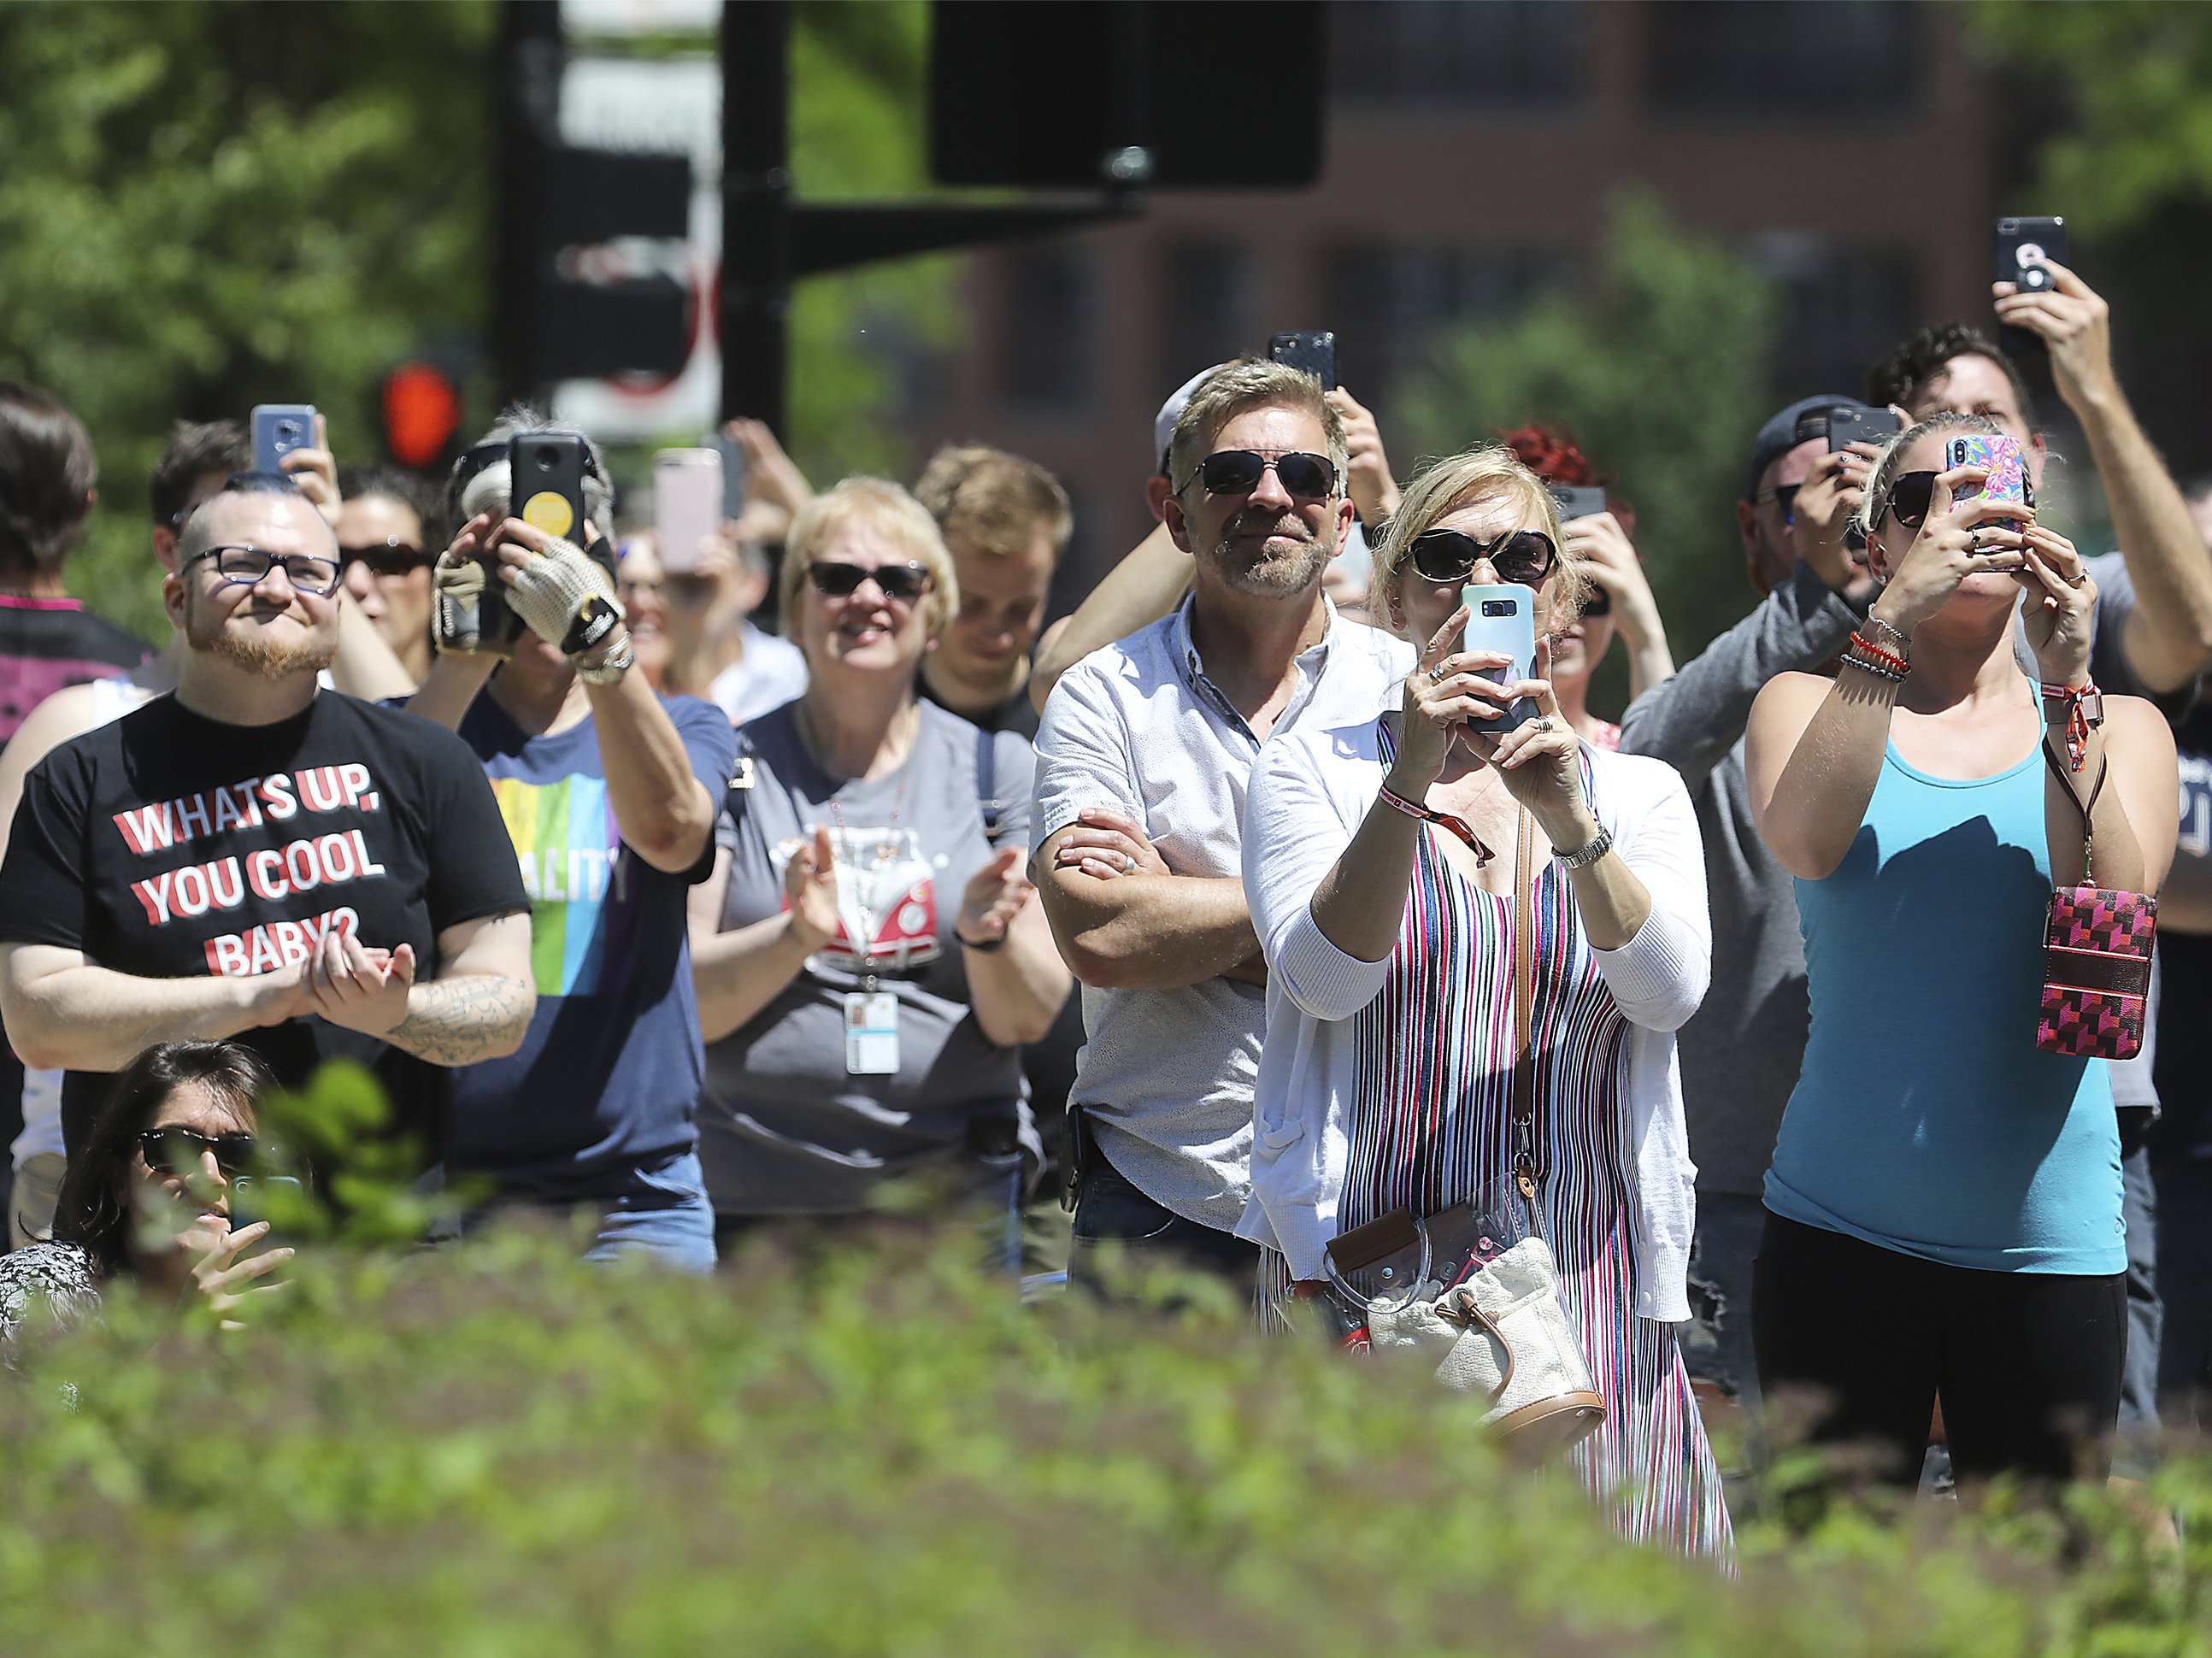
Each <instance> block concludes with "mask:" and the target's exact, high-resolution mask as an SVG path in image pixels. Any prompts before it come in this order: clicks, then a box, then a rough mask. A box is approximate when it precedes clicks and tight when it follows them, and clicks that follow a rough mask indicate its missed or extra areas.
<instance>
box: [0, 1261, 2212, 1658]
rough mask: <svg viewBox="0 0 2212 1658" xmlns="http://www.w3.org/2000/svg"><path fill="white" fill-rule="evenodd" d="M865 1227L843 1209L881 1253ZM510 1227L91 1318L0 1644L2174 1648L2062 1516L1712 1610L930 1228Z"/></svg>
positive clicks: (0, 1537)
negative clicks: (194, 1305)
mask: <svg viewBox="0 0 2212 1658" xmlns="http://www.w3.org/2000/svg"><path fill="white" fill-rule="evenodd" d="M887 1225H888V1223H887ZM1468 1420H1469V1416H1468V1412H1467V1411H1466V1410H1465V1409H1464V1408H1463V1407H1462V1406H1456V1405H1455V1404H1454V1402H1453V1401H1452V1400H1449V1398H1448V1397H1447V1396H1446V1395H1444V1394H1442V1393H1441V1392H1440V1391H1438V1390H1436V1389H1434V1388H1431V1387H1428V1386H1424V1385H1420V1383H1419V1381H1418V1379H1407V1381H1406V1382H1405V1384H1404V1385H1402V1386H1401V1385H1397V1384H1396V1383H1395V1382H1393V1381H1392V1380H1391V1379H1390V1378H1389V1377H1387V1376H1382V1375H1379V1374H1377V1373H1376V1372H1375V1371H1372V1370H1370V1369H1369V1368H1368V1367H1366V1366H1364V1365H1363V1364H1360V1363H1356V1362H1353V1361H1350V1360H1347V1359H1345V1358H1343V1357H1339V1356H1337V1355H1334V1354H1333V1353H1328V1352H1326V1351H1318V1350H1315V1351H1309V1350H1307V1349H1306V1348H1305V1347H1304V1346H1302V1345H1297V1344H1295V1343H1286V1342H1268V1341H1265V1340H1262V1339H1256V1338H1254V1337H1252V1336H1250V1335H1249V1334H1247V1333H1245V1331H1244V1328H1243V1321H1241V1320H1240V1319H1239V1318H1238V1317H1237V1315H1236V1314H1235V1313H1234V1312H1233V1311H1231V1309H1227V1308H1226V1307H1225V1306H1221V1305H1218V1298H1217V1303H1209V1304H1208V1309H1207V1310H1203V1311H1197V1310H1194V1311H1190V1312H1187V1313H1186V1314H1185V1315H1182V1318H1181V1319H1180V1321H1174V1320H1163V1319H1161V1318H1158V1317H1152V1318H1146V1319H1141V1320H1140V1319H1139V1318H1136V1317H1132V1316H1128V1315H1121V1316H1114V1315H1102V1314H1098V1313H1097V1312H1094V1311H1093V1310H1091V1309H1089V1308H1088V1307H1086V1306H1084V1305H1081V1304H1077V1303H1059V1304H1056V1305H1052V1306H1048V1307H1046V1308H1043V1309H1035V1308H1032V1309H1026V1310H1025V1309H1023V1308H1022V1307H1020V1306H1019V1305H1018V1303H1017V1302H1016V1301H1015V1299H1014V1297H1013V1296H1012V1293H1011V1291H1009V1290H1006V1289H1004V1288H995V1287H993V1286H991V1285H988V1284H981V1283H979V1282H978V1280H977V1279H976V1278H975V1276H974V1275H973V1274H972V1273H971V1272H970V1271H969V1268H968V1266H967V1262H966V1259H965V1251H964V1248H962V1247H961V1246H960V1245H958V1244H957V1243H951V1242H948V1243H946V1244H945V1247H943V1248H933V1247H931V1246H930V1244H929V1242H928V1240H927V1238H926V1237H923V1236H920V1235H916V1234H910V1233H903V1232H897V1231H890V1230H887V1231H885V1232H884V1233H882V1234H881V1235H880V1236H878V1237H877V1238H876V1239H875V1240H874V1242H873V1246H872V1247H870V1248H856V1249H849V1250H842V1251H837V1252H829V1251H823V1250H820V1249H815V1250H813V1251H811V1252H810V1251H809V1250H806V1249H804V1248H797V1247H794V1246H793V1243H792V1242H789V1241H788V1240H779V1239H777V1238H775V1237H773V1236H768V1237H763V1238H760V1239H757V1240H756V1241H755V1242H754V1243H753V1245H752V1246H751V1247H750V1249H749V1251H748V1253H747V1254H745V1255H744V1258H743V1260H742V1262H741V1264H740V1266H739V1269H738V1271H737V1272H734V1273H732V1274H726V1275H725V1276H723V1277H720V1278H716V1279H714V1280H713V1281H711V1282H699V1281H695V1280H690V1279H684V1278H675V1277H672V1276H669V1275H665V1274H659V1273H655V1272H651V1271H648V1270H643V1269H638V1268H617V1269H613V1270H606V1269H602V1270H599V1271H596V1272H593V1271H586V1270H585V1269H582V1268H580V1267H578V1266H574V1265H572V1264H571V1262H570V1261H569V1260H568V1250H567V1249H566V1248H564V1247H563V1245H562V1243H560V1242H557V1241H551V1240H547V1239H544V1238H541V1237H532V1236H529V1235H527V1234H524V1233H520V1232H514V1233H507V1234H504V1235H496V1236H493V1237H491V1238H489V1239H488V1240H487V1241H486V1242H483V1244H481V1245H479V1246H477V1247H475V1248H471V1249H470V1250H467V1251H465V1252H463V1253H459V1254H446V1255H439V1256H415V1257H410V1258H393V1257H391V1256H380V1255H362V1256H355V1257H350V1258H340V1257H331V1256H326V1257H325V1259H324V1260H322V1261H321V1262H320V1263H319V1264H317V1263H314V1262H313V1260H312V1258H311V1257H303V1266H302V1270H301V1272H300V1274H299V1276H298V1280H297V1284H296V1291H295V1295H294V1296H293V1297H291V1298H290V1300H289V1304H288V1306H287V1308H286V1309H285V1310H284V1311H283V1313H281V1314H280V1315H276V1316H275V1317H273V1318H271V1319H270V1320H269V1321H266V1322H265V1323H264V1325H263V1326H262V1327H259V1328H257V1329H254V1330H252V1331H249V1332H246V1333H242V1334H234V1335H230V1336H227V1337H224V1336H218V1335H217V1334H216V1333H214V1332H212V1331H210V1330H207V1329H204V1328H203V1327H200V1326H199V1325H198V1324H197V1322H195V1321H189V1320H188V1321H185V1322H183V1323H181V1324H180V1323H179V1321H176V1320H175V1319H174V1318H173V1316H172V1315H167V1314H165V1313H163V1312H162V1311H161V1310H160V1309H155V1308H151V1307H149V1306H147V1305H145V1304H143V1303H142V1302H139V1301H136V1300H134V1299H132V1298H131V1297H127V1296H125V1295H122V1294H119V1293H118V1294H117V1295H115V1296H113V1297H111V1299H110V1302H109V1304H108V1308H107V1310H106V1317H105V1319H104V1321H102V1323H101V1324H100V1326H96V1327H91V1328H88V1329H83V1330H80V1331H77V1332H76V1333H70V1334H68V1335H64V1336H58V1337H54V1338H52V1339H43V1338H34V1339H32V1340H31V1341H30V1342H28V1343H27V1345H26V1346H25V1348H24V1349H23V1350H22V1351H21V1352H20V1353H19V1354H18V1355H17V1363H16V1367H15V1371H14V1372H13V1373H12V1374H9V1375H5V1376H0V1650H5V1651H8V1652H10V1653H24V1654H31V1653H44V1652H53V1653H67V1654H70V1655H71V1658H97V1655H107V1654H116V1655H122V1654H130V1655H132V1658H161V1655H170V1654H176V1655H184V1654H193V1655H199V1654H205V1653H210V1652H215V1653H221V1654H222V1655H224V1658H256V1655H270V1658H276V1655H285V1658H290V1655H295V1654H301V1653H313V1654H315V1655H319V1658H322V1655H329V1658H348V1655H386V1654H486V1655H490V1654H529V1655H532V1658H566V1655H576V1658H586V1655H589V1658H603V1655H609V1654H620V1655H623V1658H658V1655H669V1658H698V1655H700V1654H702V1653H720V1652H744V1653H775V1654H790V1655H794V1658H801V1655H803V1658H835V1655H846V1654H850V1655H855V1658H859V1655H866V1658H876V1655H881V1654H886V1653H896V1654H907V1655H936V1654H944V1655H961V1658H987V1655H998V1654H1006V1655H1023V1658H1027V1655H1031V1654H1036V1653H1040V1652H1048V1653H1080V1654H1085V1655H1090V1654H1098V1655H1108V1654H1132V1655H1133V1654H1140V1653H1141V1654H1185V1653H1187V1654H1191V1655H1201V1654H1202V1655H1206V1658H1225V1655H1245V1654H1249V1655H1253V1658H1299V1655H1309V1654H1310V1655H1316V1658H1324V1655H1325V1658H1343V1655H1346V1654H1364V1653H1398V1652H1403V1653H1407V1654H1427V1653H1445V1652H1449V1653H1480V1654H1482V1655H1486V1658H1505V1655H1516V1654H1529V1655H1546V1658H1555V1655H1566V1654H1583V1653H1589V1654H1596V1653H1605V1654H1618V1655H1630V1654H1684V1655H1689V1654H1721V1653H1756V1654H1761V1655H1803V1658H1846V1655H1853V1658H1857V1655H1864V1658H1895V1655H1899V1654H1912V1655H1916V1658H1938V1655H1954V1654H1955V1655H1962V1658H1963V1655H1974V1658H1995V1655H2015V1654H2016V1655H2021V1658H2027V1655H2037V1658H2051V1655H2067V1654H2082V1655H2088V1654H2113V1655H2118V1654H2173V1655H2184V1654H2191V1653H2202V1652H2203V1651H2204V1649H2205V1647H2204V1631H2205V1629H2206V1627H2207V1626H2208V1621H2207V1620H2208V1613H2212V1473H2208V1470H2207V1468H2206V1467H2205V1465H2204V1464H2203V1463H2202V1462H2199V1463H2197V1464H2195V1465H2193V1466H2189V1467H2175V1468H2173V1469H2172V1470H2171V1471H2170V1472H2169V1473H2168V1474H2167V1475H2166V1484H2165V1486H2164V1488H2163V1492H2162V1494H2163V1495H2164V1496H2165V1497H2166V1498H2167V1500H2169V1501H2172V1502H2174V1503H2177V1504H2180V1505H2183V1506H2185V1508H2186V1509H2187V1510H2188V1512H2189V1514H2190V1516H2191V1522H2192V1523H2191V1542H2190V1544H2189V1546H2188V1547H2189V1553H2188V1555H2187V1557H2186V1558H2185V1560H2183V1561H2174V1560H2171V1559H2157V1558H2150V1557H2148V1556H2146V1555H2145V1554H2144V1553H2143V1552H2142V1551H2141V1550H2140V1549H2139V1548H2138V1547H2137V1546H2136V1543H2135V1541H2134V1537H2133V1533H2132V1532H2131V1531H2130V1528H2129V1527H2128V1526H2127V1525H2126V1524H2125V1522H2124V1519H2123V1517H2122V1516H2121V1515H2120V1514H2119V1513H2118V1510H2117V1509H2112V1508H2110V1507H2109V1506H2108V1505H2107V1503H2106V1500H2105V1499H2104V1498H2103V1497H2085V1498H2084V1499H2083V1500H2082V1503H2081V1523H2082V1525H2083V1527H2085V1528H2086V1531H2087V1534H2088V1536H2089V1537H2090V1538H2091V1539H2092V1541H2091V1543H2090V1544H2089V1546H2087V1549H2086V1550H2085V1551H2083V1552H2082V1554H2081V1558H2069V1555H2068V1553H2067V1551H2066V1550H2065V1548H2064V1547H2063V1546H2062V1545H2061V1543H2060V1541H2059V1540H2058V1539H2057V1537H2056V1536H2055V1535H2054V1534H2053V1532H2052V1528H2051V1527H2046V1526H2044V1525H2040V1524H2036V1523H2031V1522H2028V1521H2021V1520H2003V1519H1989V1520H1983V1521H1961V1520H1960V1519H1959V1518H1958V1517H1957V1515H1955V1513H1953V1512H1948V1511H1947V1510H1945V1509H1939V1508H1935V1507H1927V1508H1921V1509H1916V1510H1914V1512H1913V1513H1912V1514H1911V1515H1910V1516H1909V1517H1908V1518H1907V1519H1906V1520H1905V1521H1902V1522H1900V1523H1898V1524H1896V1525H1894V1526H1883V1525H1876V1524H1874V1523H1871V1522H1870V1521H1868V1520H1866V1519H1865V1518H1863V1517H1860V1516H1844V1517H1840V1518H1838V1519H1836V1520H1834V1521H1831V1522H1830V1523H1829V1525H1828V1527H1827V1528H1826V1530H1824V1531H1823V1532H1821V1533H1819V1534H1817V1535H1816V1536H1814V1538H1813V1539H1812V1540H1809V1541H1808V1542H1805V1543H1802V1544H1799V1545H1794V1546H1790V1548H1788V1549H1787V1550H1785V1549H1784V1548H1782V1547H1781V1546H1779V1545H1778V1541H1777V1540H1776V1539H1774V1538H1773V1537H1771V1536H1769V1535H1765V1534H1763V1533H1759V1534H1753V1535H1752V1536H1751V1537H1749V1538H1748V1539H1747V1545H1746V1550H1745V1560H1744V1582H1742V1583H1741V1584H1731V1583H1729V1582H1726V1581H1725V1580H1723V1577H1722V1576H1720V1575H1719V1574H1717V1573H1716V1572H1714V1571H1713V1570H1711V1569H1710V1568H1708V1567H1705V1566H1699V1565H1694V1564H1682V1563H1679V1562H1676V1561H1674V1560H1672V1559H1669V1558H1665V1557H1663V1556H1662V1555H1660V1554H1659V1553H1657V1552H1650V1551H1640V1550H1632V1549H1630V1548H1627V1547H1626V1546H1622V1545H1620V1544H1619V1543H1618V1542H1616V1541H1615V1540H1613V1538H1612V1536H1611V1535H1610V1533H1609V1532H1608V1530H1607V1527H1606V1526H1605V1524H1604V1523H1603V1521H1602V1520H1601V1518H1600V1517H1599V1516H1597V1515H1595V1514H1593V1513H1591V1512H1589V1510H1588V1509H1586V1508H1585V1507H1584V1505H1583V1503H1582V1502H1581V1501H1580V1499H1579V1497H1577V1494H1576V1491H1575V1488H1574V1485H1573V1482H1572V1481H1571V1480H1566V1479H1558V1478H1553V1479H1528V1478H1527V1477H1525V1476H1522V1475H1519V1474H1516V1473H1512V1472H1510V1470H1508V1469H1506V1468H1504V1467H1501V1466H1500V1465H1499V1464H1498V1462H1497V1461H1494V1460H1493V1458H1492V1456H1491V1455H1489V1454H1488V1453H1487V1451H1486V1448H1485V1447H1484V1446H1483V1445H1482V1444H1481V1443H1480V1442H1478V1441H1477V1440H1476V1439H1475V1438H1474V1436H1473V1435H1472V1434H1471V1433H1470V1432H1469V1431H1468Z"/></svg>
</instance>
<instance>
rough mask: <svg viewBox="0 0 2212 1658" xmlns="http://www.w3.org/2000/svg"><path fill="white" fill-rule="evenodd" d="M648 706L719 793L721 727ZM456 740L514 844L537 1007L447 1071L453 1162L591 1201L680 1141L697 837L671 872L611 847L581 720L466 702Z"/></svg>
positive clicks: (664, 1157) (694, 1015) (687, 1128)
mask: <svg viewBox="0 0 2212 1658" xmlns="http://www.w3.org/2000/svg"><path fill="white" fill-rule="evenodd" d="M661 706H662V707H663V708H665V709H666V710H667V711H668V714H669V717H670V719H671V720H674V721H675V723H676V728H677V731H678V733H679V734H681V736H682V737H683V738H684V748H685V750H687V751H688V752H689V754H690V759H691V768H692V772H693V774H694V775H696V777H697V778H698V780H700V782H701V783H702V784H703V785H704V786H706V788H707V790H708V794H709V796H710V797H711V798H712V799H715V800H720V799H721V798H722V794H723V791H724V788H725V787H726V784H727V782H728V780H729V775H730V768H731V766H732V763H733V762H734V761H735V758H736V755H737V739H736V738H735V736H734V734H733V733H732V732H731V730H730V725H729V722H728V721H727V720H725V719H724V718H723V717H722V714H721V712H720V710H719V709H717V708H714V707H712V706H711V705H709V704H708V703H705V702H700V701H694V700H692V699H691V698H689V697H665V698H663V699H662V702H661ZM461 736H462V737H463V738H465V740H466V741H467V742H468V744H469V745H470V746H471V748H473V749H474V750H476V752H477V757H478V758H479V759H481V760H482V761H483V763H484V769H485V771H486V772H488V773H489V774H490V777H491V786H492V793H493V795H494V796H495V798H496V799H497V800H498V802H499V811H500V816H501V818H502V819H504V820H505V822H506V824H507V835H508V837H509V838H510V839H511V840H513V842H514V855H515V861H516V864H517V865H518V868H519V871H520V875H521V877H522V887H523V890H524V892H525V893H526V894H527V895H528V896H529V899H530V929H531V939H530V965H531V973H532V978H533V979H534V981H536V984H537V988H538V1011H537V1012H536V1013H535V1014H534V1015H532V1018H531V1021H530V1031H529V1034H528V1035H526V1036H525V1037H524V1039H523V1043H522V1047H521V1048H520V1050H519V1051H518V1052H516V1053H514V1054H511V1055H509V1056H508V1057H507V1058H506V1059H503V1060H490V1061H488V1062H487V1063H485V1064H483V1065H477V1066H469V1067H468V1068H467V1069H466V1070H465V1071H460V1072H455V1073H454V1078H453V1106H454V1129H453V1137H454V1157H453V1162H454V1164H455V1166H456V1167H457V1168H459V1169H465V1170H468V1171H471V1172H476V1173H483V1174H489V1175H493V1176H494V1177H495V1178H496V1179H498V1180H499V1181H500V1182H501V1185H502V1186H504V1187H507V1188H509V1189H510V1190H513V1189H520V1190H523V1191H527V1192H533V1193H541V1194H544V1195H546V1196H549V1197H554V1198H566V1197H578V1196H589V1195H592V1193H593V1192H594V1190H595V1188H609V1187H613V1186H614V1185H616V1184H617V1183H618V1182H620V1181H624V1180H627V1179H629V1177H631V1176H633V1175H635V1174H637V1173H639V1172H640V1171H647V1172H649V1171H651V1170H653V1169H655V1168H657V1167H659V1165H661V1164H663V1163H666V1162H668V1161H669V1160H670V1159H671V1158H672V1157H678V1156H680V1155H682V1154H683V1153H684V1152H685V1151H690V1149H691V1147H692V1146H693V1145H695V1144H696V1139H697V1136H696V1132H695V1131H694V1129H693V1127H692V1114H693V1111H694V1109H695V1108H696V1105H697V1103H698V1098H699V1085H700V1079H701V1078H702V1074H703V1072H704V1066H705V1061H704V1058H703V1055H702V1049H701V1046H700V1041H699V1016H698V1012H697V1010H696V1006H695V1005H694V1003H693V1001H692V996H691V962H690V949H689V946H688V945H687V944H686V941H685V927H684V906H685V902H686V900H687V899H688V897H689V896H690V888H691V884H692V882H693V881H694V880H697V879H703V878H704V877H705V876H706V874H707V872H708V871H709V870H711V869H712V868H713V866H714V853H713V848H712V847H708V851H707V853H706V855H705V856H704V857H703V858H702V859H701V861H700V863H699V865H697V866H696V868H694V869H692V870H690V871H686V872H682V873H678V874H673V875H671V874H670V873H668V872H666V871H665V870H658V869H655V868H653V865H650V864H648V863H647V862H646V861H645V860H644V859H641V858H640V857H639V856H638V855H637V853H635V852H634V851H632V850H631V849H630V848H629V847H627V846H625V845H623V840H622V831H621V829H620V827H619V825H617V823H616V821H615V814H614V807H613V804H612V802H611V799H609V796H608V793H607V780H606V773H605V768H604V767H603V766H602V764H601V762H600V759H599V733H598V728H597V726H596V723H595V722H594V721H592V720H585V721H584V722H583V723H582V724H581V725H580V726H573V727H571V728H570V729H568V730H567V731H563V732H553V733H550V734H548V735H544V736H538V737H530V736H526V734H525V733H524V732H522V731H521V730H520V728H519V727H517V726H515V724H514V722H513V720H510V719H509V718H507V714H505V712H504V711H503V710H501V708H500V707H499V706H498V704H497V703H496V702H495V701H493V700H492V699H491V698H490V697H489V696H480V697H478V698H477V701H476V703H475V705H474V706H473V707H472V708H471V709H470V710H469V715H468V718H467V719H466V720H463V721H462V722H461Z"/></svg>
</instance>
